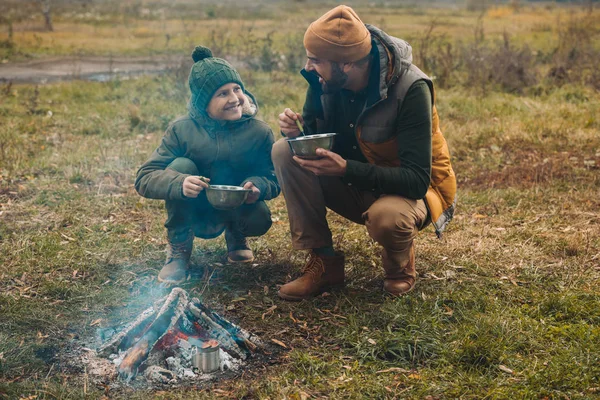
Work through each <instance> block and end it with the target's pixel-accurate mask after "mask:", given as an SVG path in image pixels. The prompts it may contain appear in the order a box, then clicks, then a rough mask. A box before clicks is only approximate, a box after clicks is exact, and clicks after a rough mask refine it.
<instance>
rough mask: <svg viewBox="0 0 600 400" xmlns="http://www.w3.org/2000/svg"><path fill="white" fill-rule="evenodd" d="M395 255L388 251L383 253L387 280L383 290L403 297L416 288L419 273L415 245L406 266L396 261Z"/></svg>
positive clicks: (384, 281)
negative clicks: (416, 268)
mask: <svg viewBox="0 0 600 400" xmlns="http://www.w3.org/2000/svg"><path fill="white" fill-rule="evenodd" d="M394 258H395V257H394V254H393V253H391V252H388V251H386V250H385V249H384V250H383V251H382V252H381V259H382V260H383V269H384V271H385V278H384V280H383V290H385V291H386V292H388V293H389V294H391V295H393V296H401V295H403V294H405V293H408V292H410V291H411V290H412V289H413V288H414V287H415V282H416V277H417V273H416V271H415V245H414V244H413V245H412V246H411V247H410V255H409V259H408V262H405V263H404V266H402V265H401V263H400V262H395V261H394Z"/></svg>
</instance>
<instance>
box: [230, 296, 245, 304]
mask: <svg viewBox="0 0 600 400" xmlns="http://www.w3.org/2000/svg"><path fill="white" fill-rule="evenodd" d="M239 301H246V298H245V297H237V298H235V299H233V300H231V302H232V303H237V302H239Z"/></svg>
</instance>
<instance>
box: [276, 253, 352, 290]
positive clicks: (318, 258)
mask: <svg viewBox="0 0 600 400" xmlns="http://www.w3.org/2000/svg"><path fill="white" fill-rule="evenodd" d="M343 283H344V255H343V254H342V253H336V255H335V256H323V255H318V254H317V253H315V252H314V251H313V252H311V253H310V258H309V259H308V261H307V262H306V265H304V268H303V269H302V276H301V277H300V278H298V279H296V280H293V281H291V282H289V283H286V284H285V285H283V286H282V287H281V288H280V289H279V292H278V293H277V294H278V295H279V297H281V298H282V299H285V300H292V301H299V300H302V299H308V298H310V297H313V296H315V295H317V294H319V293H321V292H322V291H324V290H325V289H326V288H328V287H331V286H336V285H341V284H343Z"/></svg>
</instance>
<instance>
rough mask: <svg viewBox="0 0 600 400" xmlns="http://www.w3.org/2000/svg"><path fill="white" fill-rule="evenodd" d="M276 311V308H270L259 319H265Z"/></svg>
mask: <svg viewBox="0 0 600 400" xmlns="http://www.w3.org/2000/svg"><path fill="white" fill-rule="evenodd" d="M276 309H277V306H271V307H269V308H268V309H267V311H265V312H264V313H263V315H262V317H261V319H265V317H266V316H267V315H269V314H273V311H275V310H276Z"/></svg>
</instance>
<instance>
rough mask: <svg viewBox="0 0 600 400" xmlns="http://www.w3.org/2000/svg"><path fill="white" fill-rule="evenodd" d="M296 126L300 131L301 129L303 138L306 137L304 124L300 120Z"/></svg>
mask: <svg viewBox="0 0 600 400" xmlns="http://www.w3.org/2000/svg"><path fill="white" fill-rule="evenodd" d="M296 126H297V127H298V129H300V133H301V134H302V136H306V135H305V134H304V128H303V127H302V124H301V123H300V120H298V119H297V120H296Z"/></svg>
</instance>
